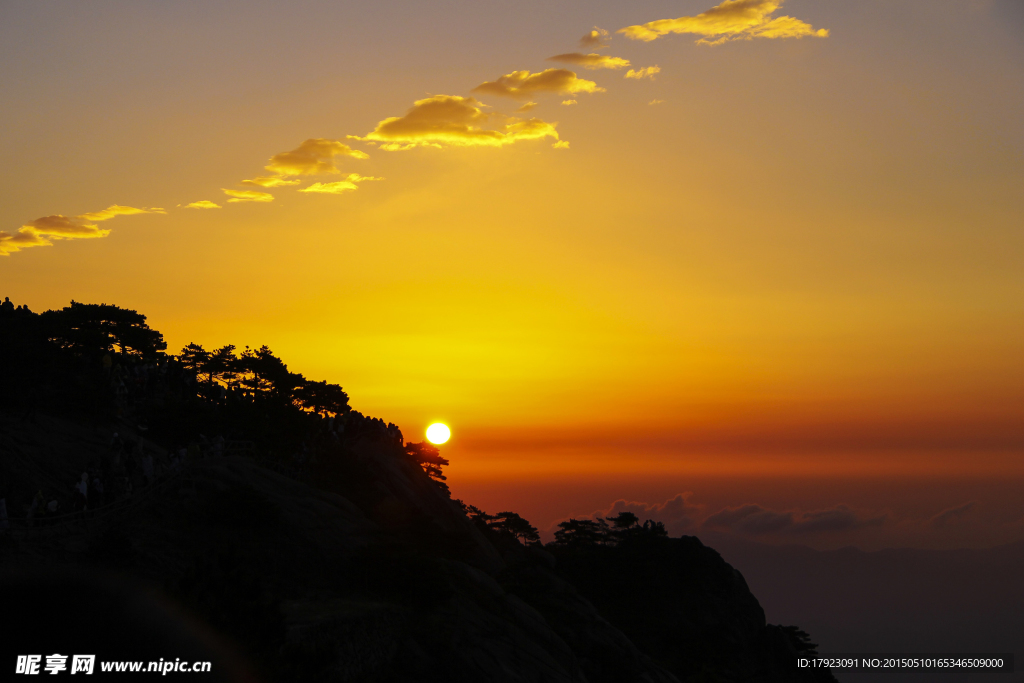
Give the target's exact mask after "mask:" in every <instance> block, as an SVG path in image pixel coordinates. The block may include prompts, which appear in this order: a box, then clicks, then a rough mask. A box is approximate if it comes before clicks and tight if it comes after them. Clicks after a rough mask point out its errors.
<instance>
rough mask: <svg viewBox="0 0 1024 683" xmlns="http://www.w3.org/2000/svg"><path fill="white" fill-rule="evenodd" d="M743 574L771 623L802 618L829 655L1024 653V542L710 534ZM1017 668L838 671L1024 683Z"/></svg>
mask: <svg viewBox="0 0 1024 683" xmlns="http://www.w3.org/2000/svg"><path fill="white" fill-rule="evenodd" d="M700 538H701V540H702V541H703V542H705V543H706V544H707V545H710V546H711V547H713V548H715V549H716V550H718V551H719V552H720V553H721V554H722V557H723V558H724V559H725V560H726V561H727V562H728V563H729V564H731V565H732V566H733V567H735V568H736V569H738V570H739V571H740V572H742V574H743V576H744V577H745V578H746V580H747V584H748V585H749V586H750V590H751V591H752V592H753V593H754V594H755V595H757V597H758V600H759V601H760V603H761V606H762V607H763V608H764V610H765V614H766V616H767V619H768V621H769V622H772V623H783V624H787V623H797V624H800V625H801V627H803V628H805V629H807V631H808V632H810V633H812V634H814V637H815V640H816V642H818V643H819V648H818V649H819V651H820V652H822V653H828V652H908V651H917V652H944V651H957V652H965V651H966V652H994V651H999V652H1007V651H1009V652H1015V653H1016V655H1017V657H1018V658H1024V542H1019V543H1013V544H1009V545H1002V546H997V547H994V548H987V549H983V550H975V549H962V550H922V549H912V548H900V549H891V550H880V551H875V552H865V551H862V550H858V549H856V548H842V549H840V550H829V551H818V550H813V549H811V548H808V547H805V546H799V545H786V546H771V545H766V544H763V543H757V542H753V541H747V540H743V539H739V538H736V537H735V536H732V535H728V534H722V533H715V532H704V533H701V534H700ZM1022 664H1024V662H1021V661H1018V662H1017V664H1016V672H1015V673H1014V674H1012V676H1011V675H1008V674H1000V675H995V674H978V673H975V674H967V675H965V674H962V673H951V674H945V675H944V674H941V673H937V672H934V671H932V672H929V673H928V674H927V675H926V676H925V677H924V678H915V677H913V675H910V674H901V675H899V676H891V677H890V676H886V675H885V674H877V673H872V674H861V675H858V674H849V673H843V674H837V678H839V680H840V681H842V682H843V683H848V682H849V683H857V682H859V681H875V682H881V681H890V680H892V681H902V680H928V681H940V682H941V681H974V680H977V681H993V683H994V682H995V681H997V680H998V681H1010V680H1013V681H1024V666H1022Z"/></svg>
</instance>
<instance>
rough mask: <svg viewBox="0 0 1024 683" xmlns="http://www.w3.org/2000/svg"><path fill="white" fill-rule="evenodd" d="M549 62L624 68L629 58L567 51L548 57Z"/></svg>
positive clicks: (601, 67) (590, 67) (585, 66)
mask: <svg viewBox="0 0 1024 683" xmlns="http://www.w3.org/2000/svg"><path fill="white" fill-rule="evenodd" d="M548 61H549V62H562V63H564V64H576V65H578V66H582V67H583V68H584V69H591V70H593V69H624V68H626V67H627V66H629V60H628V59H623V58H622V57H609V56H608V55H599V54H597V53H596V52H591V53H590V54H589V55H585V54H582V53H580V52H567V53H566V54H564V55H555V56H554V57H548Z"/></svg>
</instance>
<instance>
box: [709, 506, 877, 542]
mask: <svg viewBox="0 0 1024 683" xmlns="http://www.w3.org/2000/svg"><path fill="white" fill-rule="evenodd" d="M885 519H886V517H885V515H879V516H875V517H863V516H861V515H858V514H857V513H856V512H855V511H854V510H852V509H850V508H849V507H847V506H846V505H837V506H835V507H833V508H828V509H825V510H814V511H811V512H791V511H784V512H780V511H776V510H771V509H768V508H763V507H761V506H760V505H743V506H740V507H736V508H726V509H724V510H721V511H719V512H716V513H715V514H713V515H710V516H709V517H708V518H707V519H705V520H704V523H703V527H704V528H706V529H711V530H715V531H731V532H735V533H739V534H743V535H746V536H762V535H766V534H780V533H785V534H820V533H836V532H843V531H850V530H853V529H859V528H861V527H865V526H874V525H878V524H882V523H883V522H885Z"/></svg>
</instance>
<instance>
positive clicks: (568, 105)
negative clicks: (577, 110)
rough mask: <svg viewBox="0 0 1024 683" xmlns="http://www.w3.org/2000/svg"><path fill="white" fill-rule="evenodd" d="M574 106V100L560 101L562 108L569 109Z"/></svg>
mask: <svg viewBox="0 0 1024 683" xmlns="http://www.w3.org/2000/svg"><path fill="white" fill-rule="evenodd" d="M574 104H577V102H576V100H562V106H565V107H571V106H572V105H574Z"/></svg>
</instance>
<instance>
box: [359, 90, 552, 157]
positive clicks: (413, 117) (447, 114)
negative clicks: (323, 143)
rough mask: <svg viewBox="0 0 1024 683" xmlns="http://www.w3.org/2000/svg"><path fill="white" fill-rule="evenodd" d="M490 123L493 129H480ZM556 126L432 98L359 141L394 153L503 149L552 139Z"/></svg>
mask: <svg viewBox="0 0 1024 683" xmlns="http://www.w3.org/2000/svg"><path fill="white" fill-rule="evenodd" d="M492 120H495V121H497V123H498V126H497V128H490V129H489V128H484V127H483V126H484V125H485V124H488V123H490V122H491V121H492ZM556 125H557V124H554V123H548V122H546V121H542V120H540V119H537V118H531V119H526V120H523V119H517V118H508V117H499V116H497V115H494V114H489V113H487V112H485V111H483V110H482V109H481V107H480V102H478V101H477V100H476V99H475V98H472V97H459V96H457V95H434V96H433V97H428V98H426V99H423V100H417V101H416V102H414V103H413V106H412V107H410V108H409V111H407V112H406V114H405V116H393V117H391V118H387V119H384V120H383V121H381V122H380V123H378V124H377V127H376V128H375V129H374V130H373V131H372V132H370V133H368V134H367V135H366V137H364V138H361V139H362V140H371V141H374V142H380V143H383V144H381V146H380V149H383V150H387V151H396V150H403V149H412V148H414V147H424V146H431V147H443V146H449V145H450V146H456V147H503V146H505V145H510V144H512V143H515V142H519V141H520V140H539V139H543V138H548V137H550V138H554V139H555V140H556V141H557V140H558V139H559V138H558V133H557V132H556V131H555V126H556Z"/></svg>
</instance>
